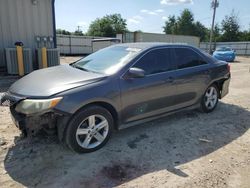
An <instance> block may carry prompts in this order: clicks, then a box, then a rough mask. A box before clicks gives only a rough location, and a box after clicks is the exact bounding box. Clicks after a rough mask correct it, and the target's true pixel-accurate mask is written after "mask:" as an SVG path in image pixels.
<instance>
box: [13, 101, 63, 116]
mask: <svg viewBox="0 0 250 188" xmlns="http://www.w3.org/2000/svg"><path fill="white" fill-rule="evenodd" d="M60 100H62V97H57V98H53V99H26V100H23V101H21V102H20V103H19V104H17V106H16V111H17V112H20V113H23V114H33V113H38V112H42V111H46V110H48V109H51V108H53V107H55V106H56V105H57V104H58V103H59V102H60Z"/></svg>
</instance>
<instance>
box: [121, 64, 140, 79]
mask: <svg viewBox="0 0 250 188" xmlns="http://www.w3.org/2000/svg"><path fill="white" fill-rule="evenodd" d="M143 77H145V71H144V70H142V69H139V68H136V67H132V68H130V69H129V70H128V72H127V73H126V74H125V76H124V78H125V79H129V78H143Z"/></svg>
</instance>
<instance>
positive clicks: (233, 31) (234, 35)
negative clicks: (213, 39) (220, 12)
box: [221, 10, 240, 42]
mask: <svg viewBox="0 0 250 188" xmlns="http://www.w3.org/2000/svg"><path fill="white" fill-rule="evenodd" d="M221 30H222V36H221V41H224V42H231V41H239V40H240V25H239V18H238V16H237V15H236V14H235V12H234V10H233V11H232V12H231V14H230V15H229V16H228V15H227V16H225V18H224V19H223V20H222V22H221Z"/></svg>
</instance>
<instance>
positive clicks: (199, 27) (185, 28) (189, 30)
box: [163, 9, 208, 41]
mask: <svg viewBox="0 0 250 188" xmlns="http://www.w3.org/2000/svg"><path fill="white" fill-rule="evenodd" d="M163 31H164V32H165V33H166V34H175V35H192V36H198V37H200V39H201V41H204V40H205V39H206V36H207V32H208V30H207V28H206V27H205V26H204V25H203V24H202V23H201V22H199V21H197V22H195V21H194V16H193V13H192V12H191V11H190V10H188V9H184V10H183V11H182V12H181V15H180V16H179V17H177V19H176V17H175V16H169V17H168V20H167V21H166V22H165V26H163Z"/></svg>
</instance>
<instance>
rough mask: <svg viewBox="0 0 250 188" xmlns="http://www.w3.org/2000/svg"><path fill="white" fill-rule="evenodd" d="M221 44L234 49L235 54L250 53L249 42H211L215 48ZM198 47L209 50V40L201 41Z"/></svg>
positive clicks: (246, 54)
mask: <svg viewBox="0 0 250 188" xmlns="http://www.w3.org/2000/svg"><path fill="white" fill-rule="evenodd" d="M221 46H227V47H230V48H232V49H233V50H235V52H236V54H237V55H245V56H249V55H250V42H249V41H245V42H216V43H213V46H212V49H216V48H218V47H221ZM200 48H201V49H202V50H204V51H206V52H208V51H209V42H201V43H200Z"/></svg>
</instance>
